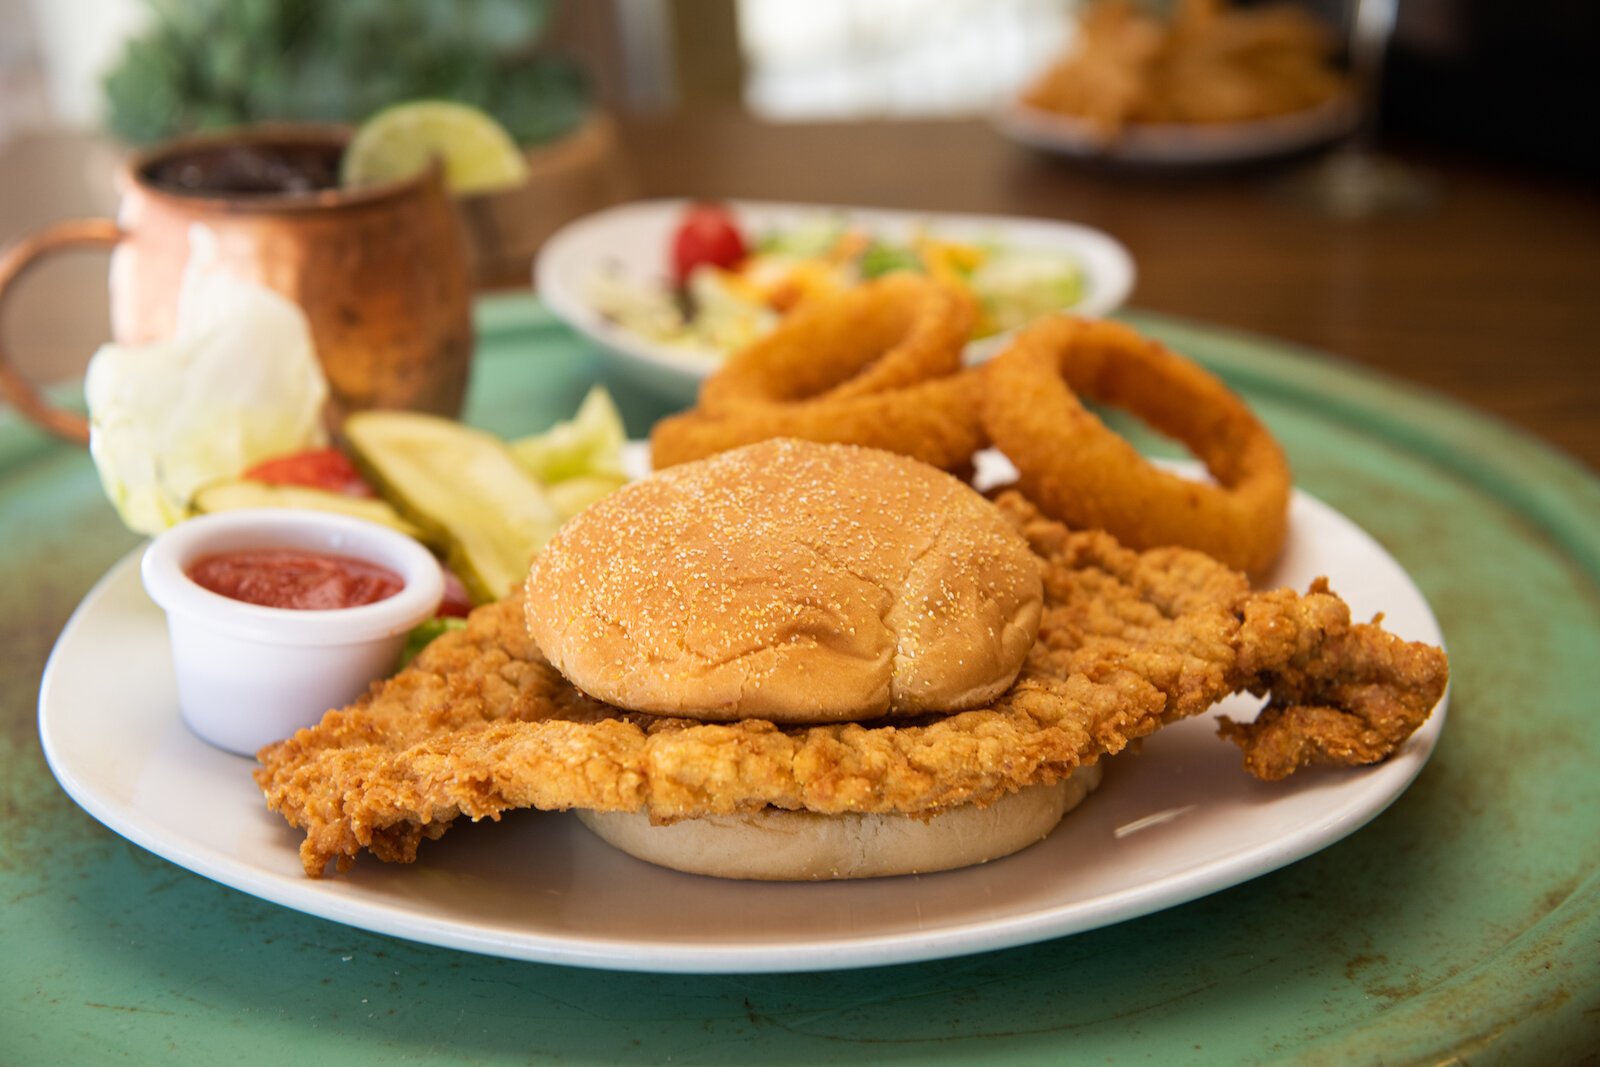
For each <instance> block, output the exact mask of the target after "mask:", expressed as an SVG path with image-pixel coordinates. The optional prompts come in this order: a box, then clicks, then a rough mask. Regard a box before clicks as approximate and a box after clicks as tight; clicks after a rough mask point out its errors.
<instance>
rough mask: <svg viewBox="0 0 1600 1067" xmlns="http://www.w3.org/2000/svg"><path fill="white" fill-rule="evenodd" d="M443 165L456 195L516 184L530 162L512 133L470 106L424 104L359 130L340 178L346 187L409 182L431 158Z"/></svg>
mask: <svg viewBox="0 0 1600 1067" xmlns="http://www.w3.org/2000/svg"><path fill="white" fill-rule="evenodd" d="M435 158H437V159H439V160H440V161H441V162H442V163H443V164H444V180H445V184H446V185H447V186H449V188H450V191H451V192H452V193H457V194H466V193H482V192H488V191H490V190H493V189H503V188H505V187H507V186H512V185H516V184H517V183H519V182H521V181H522V180H523V178H524V177H526V175H527V172H528V165H527V162H526V161H525V160H524V159H523V157H522V151H521V150H520V149H519V148H518V147H517V144H516V142H515V141H513V140H512V139H511V135H510V134H508V133H506V131H505V129H504V128H503V127H502V126H501V125H500V124H499V123H498V122H496V121H495V120H494V119H492V118H490V117H489V116H488V115H486V114H484V113H483V112H482V111H479V110H478V109H477V108H475V107H469V106H467V105H466V104H456V103H451V102H449V101H445V100H419V101H416V102H414V103H409V104H396V105H395V106H394V107H389V108H385V109H384V110H382V111H380V112H378V113H377V114H376V115H374V116H372V118H370V119H368V120H367V121H366V122H365V123H364V124H363V125H362V127H361V128H360V129H359V130H357V131H356V135H355V138H354V139H353V140H352V141H351V142H350V146H349V147H348V148H346V149H345V152H344V162H343V163H342V164H341V166H340V172H339V178H340V180H341V181H342V182H343V183H344V184H345V185H367V184H370V183H372V182H385V181H397V180H399V179H402V178H409V177H411V176H412V175H413V174H416V173H417V172H418V171H421V170H422V169H423V168H425V167H427V165H428V162H429V161H430V160H432V159H435Z"/></svg>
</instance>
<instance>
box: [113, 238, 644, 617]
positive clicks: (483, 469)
mask: <svg viewBox="0 0 1600 1067" xmlns="http://www.w3.org/2000/svg"><path fill="white" fill-rule="evenodd" d="M85 392H86V394H87V399H88V404H89V427H90V452H91V455H92V456H93V458H94V462H95V467H96V469H97V471H98V473H99V475H100V480H101V483H102V485H103V487H104V489H105V492H106V496H107V498H108V499H109V500H110V502H111V504H112V506H113V507H115V508H116V509H117V514H118V516H119V517H120V518H121V519H122V521H123V522H124V523H125V524H126V525H127V526H128V527H129V528H130V529H133V530H136V531H138V532H140V533H146V534H151V535H154V534H157V533H160V532H161V531H162V530H164V529H166V528H168V527H170V526H173V525H175V524H177V523H180V522H183V521H184V520H186V519H188V518H189V517H190V516H193V515H199V514H206V513H211V512H218V511H229V510H234V509H240V508H263V507H266V508H276V507H284V508H306V509H313V510H320V511H332V512H338V513H341V514H345V515H351V516H354V517H357V518H362V519H366V520H368V521H370V522H376V523H380V524H382V525H386V526H389V527H392V528H394V529H397V530H399V531H401V532H402V533H405V534H408V535H409V536H411V537H414V538H416V539H417V540H418V541H420V542H422V543H423V544H424V545H426V546H427V547H428V548H429V549H430V550H432V551H433V552H434V554H435V555H437V556H438V557H439V558H440V560H441V562H442V563H443V565H444V568H445V571H446V586H447V589H448V590H449V592H448V593H447V596H446V601H445V604H444V605H443V606H442V607H441V615H443V616H447V617H454V616H464V615H465V614H467V612H468V611H469V610H470V609H471V607H472V606H473V605H474V604H479V603H484V602H486V601H490V600H497V599H499V598H501V597H503V596H505V595H506V594H507V593H509V592H510V591H511V589H512V588H513V587H514V586H515V585H516V584H517V583H518V582H520V581H521V580H522V578H523V576H524V574H525V572H526V568H527V565H528V560H529V559H530V558H531V557H532V556H533V554H534V553H535V552H537V551H538V550H539V549H540V548H541V547H543V545H544V543H545V542H546V541H548V540H549V539H550V537H551V536H552V535H553V534H554V533H555V531H556V530H557V528H559V527H560V525H561V524H562V523H563V522H565V521H566V520H567V519H568V518H570V517H571V516H573V515H575V514H576V513H577V512H579V511H581V510H582V509H583V508H585V507H587V506H588V505H589V504H591V503H593V502H594V501H595V500H598V499H599V498H600V497H602V496H604V495H606V494H607V493H610V492H612V491H613V490H615V489H617V488H619V487H620V486H622V485H623V484H624V483H625V482H626V481H627V480H628V479H627V475H626V473H625V470H624V467H623V448H624V445H625V444H626V432H625V430H624V427H623V423H622V418H621V416H620V415H619V414H618V412H617V409H616V406H615V405H614V404H613V403H612V401H611V397H610V396H609V394H607V393H606V391H605V390H604V389H603V388H601V387H598V386H597V387H595V388H594V389H593V390H591V391H590V393H589V394H588V396H587V397H586V398H585V399H584V401H583V403H582V404H581V405H580V406H579V408H578V410H577V411H576V413H575V414H574V415H573V417H572V418H571V419H569V420H567V421H565V422H562V423H559V424H557V425H556V426H555V427H553V428H551V429H550V430H548V431H546V432H544V433H540V434H534V435H532V436H528V437H522V438H518V439H513V440H504V439H502V438H500V437H498V436H496V435H494V434H490V433H486V432H484V431H482V430H478V429H475V428H473V427H469V426H465V425H463V424H461V423H459V422H456V421H454V420H452V419H445V418H440V417H438V416H434V415H424V414H419V413H415V412H404V411H365V412H358V413H355V414H352V415H350V416H348V417H347V418H346V419H345V421H344V423H343V425H342V427H341V438H342V439H341V441H340V442H339V444H338V445H337V446H335V445H333V444H330V442H329V439H328V435H327V432H326V430H325V429H324V424H323V406H324V403H325V400H326V397H327V385H326V382H325V380H324V379H323V375H322V371H321V368H320V365H319V364H318V363H317V361H316V356H315V352H314V350H313V348H312V345H311V340H310V334H309V330H308V328H307V326H306V323H305V320H304V316H303V314H302V313H301V311H300V309H299V308H298V307H296V306H295V305H294V304H292V303H290V302H289V301H287V300H284V299H283V298H281V297H279V296H277V295H276V294H274V293H272V292H270V291H268V290H267V289H265V288H264V287H262V286H259V285H256V284H255V283H251V282H244V281H239V280H236V279H231V278H228V277H226V276H225V275H221V274H215V273H210V272H209V271H207V270H203V269H200V268H199V267H196V266H191V270H190V274H189V276H188V277H187V278H186V279H185V287H184V299H183V300H182V301H181V302H180V307H179V327H178V330H177V331H176V333H175V335H174V336H173V337H172V338H171V339H169V340H167V341H162V342H158V343H155V344H150V345H143V346H118V345H106V346H104V347H103V348H102V349H101V350H100V351H99V352H97V353H96V354H95V356H94V359H93V360H92V361H91V363H90V367H89V373H88V381H87V384H86V390H85ZM448 625H449V624H448V623H440V622H438V621H437V620H436V622H435V624H432V625H431V626H427V627H424V628H423V630H422V631H419V633H418V634H417V635H416V638H417V640H418V641H421V640H424V639H426V638H427V637H429V636H431V635H432V634H435V633H437V632H439V631H440V629H442V628H444V627H446V626H448Z"/></svg>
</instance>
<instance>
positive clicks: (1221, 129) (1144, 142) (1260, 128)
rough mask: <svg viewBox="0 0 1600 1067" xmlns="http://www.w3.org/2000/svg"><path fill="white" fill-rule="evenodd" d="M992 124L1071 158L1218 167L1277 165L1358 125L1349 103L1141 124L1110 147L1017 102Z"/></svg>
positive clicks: (1092, 132)
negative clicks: (1250, 117) (1234, 118)
mask: <svg viewBox="0 0 1600 1067" xmlns="http://www.w3.org/2000/svg"><path fill="white" fill-rule="evenodd" d="M991 119H992V121H993V123H994V126H995V128H996V129H998V130H999V131H1000V132H1001V133H1002V134H1003V135H1004V136H1006V137H1008V138H1010V139H1011V140H1013V141H1017V142H1018V143H1020V144H1025V145H1029V146H1030V147H1033V148H1038V149H1041V150H1043V151H1046V152H1051V153H1054V154H1056V155H1060V156H1067V157H1070V158H1073V159H1092V160H1103V161H1106V162H1112V163H1119V164H1130V165H1135V166H1141V167H1144V166H1152V167H1192V166H1214V165H1225V164H1233V163H1249V162H1255V161H1258V160H1263V159H1273V158H1276V157H1278V156H1283V155H1288V154H1290V153H1293V152H1300V151H1304V150H1306V149H1309V148H1315V147H1317V146H1318V145H1324V144H1328V143H1329V142H1331V141H1333V140H1336V139H1337V138H1339V137H1342V136H1344V135H1345V134H1346V133H1348V132H1349V131H1350V129H1351V128H1352V127H1353V126H1354V125H1355V120H1356V113H1355V109H1354V108H1353V107H1352V106H1351V103H1350V101H1349V99H1348V98H1346V97H1336V98H1334V99H1332V100H1329V101H1328V102H1327V103H1324V104H1320V105H1318V106H1317V107H1313V108H1308V109H1306V110H1305V111H1296V112H1293V113H1291V114H1288V115H1277V116H1274V117H1272V118H1265V119H1256V120H1254V121H1251V122H1226V123H1188V124H1178V123H1172V124H1154V123H1150V124H1144V125H1134V126H1130V127H1128V128H1127V129H1125V130H1123V131H1122V133H1121V134H1120V135H1119V136H1118V137H1117V138H1116V139H1114V140H1111V141H1107V140H1106V139H1105V137H1104V136H1102V135H1101V134H1100V132H1099V130H1098V129H1097V128H1096V127H1095V126H1094V125H1093V124H1092V123H1089V122H1086V121H1084V120H1083V119H1079V118H1075V117H1073V116H1071V115H1063V114H1060V113H1059V112H1054V111H1045V110H1043V109H1040V108H1035V107H1029V106H1028V105H1026V104H1023V103H1021V102H1018V101H1012V102H1010V103H1007V104H1005V105H1003V106H1002V107H1000V108H999V109H998V110H996V111H995V112H994V113H993V114H992V115H991Z"/></svg>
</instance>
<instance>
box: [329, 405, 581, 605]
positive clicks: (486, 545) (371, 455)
mask: <svg viewBox="0 0 1600 1067" xmlns="http://www.w3.org/2000/svg"><path fill="white" fill-rule="evenodd" d="M344 435H345V440H346V442H347V443H348V444H349V446H350V451H351V453H352V454H353V458H354V459H355V461H356V466H357V467H359V468H361V472H362V474H364V475H365V476H366V478H367V480H368V481H370V482H371V483H372V485H373V487H374V488H376V489H377V490H378V492H379V493H380V494H382V496H383V497H384V499H385V500H387V501H389V503H391V504H393V505H394V507H395V509H396V510H397V511H399V512H400V514H401V515H403V516H404V517H405V518H407V519H409V520H410V521H412V522H414V523H416V524H417V525H418V526H420V527H422V529H423V531H424V533H425V535H426V536H427V537H428V538H429V539H430V540H433V541H435V542H436V543H438V544H439V545H440V546H441V547H442V550H443V552H444V554H445V563H446V565H448V566H449V567H450V569H451V570H453V571H454V572H455V573H456V574H457V575H458V576H460V578H461V581H462V584H464V585H465V586H466V587H467V592H468V593H469V594H471V596H472V598H473V599H474V600H475V601H478V602H479V603H482V602H485V601H489V600H498V599H500V598H501V597H503V596H505V595H506V594H507V593H509V592H510V591H511V590H512V588H513V587H515V586H516V585H517V584H518V583H520V582H521V581H522V580H523V578H525V577H526V576H527V573H528V564H529V562H530V561H531V560H532V558H533V554H534V553H535V552H537V551H538V550H539V549H540V548H542V547H543V546H544V543H545V542H546V541H548V540H549V539H550V537H551V535H552V534H554V533H555V532H556V528H557V527H559V526H560V525H561V517H560V515H559V514H558V512H557V511H556V508H555V506H554V505H553V504H552V503H551V501H550V499H549V497H548V496H547V495H546V493H545V491H544V489H543V487H541V486H540V485H539V483H538V482H536V481H534V480H533V479H532V478H531V477H529V476H528V475H527V474H526V473H525V472H524V471H523V470H522V468H521V467H519V466H518V465H517V462H516V460H515V459H514V458H513V457H512V455H511V451H510V449H508V448H507V447H506V444H505V442H504V441H502V440H500V438H498V437H496V436H494V435H493V434H489V433H485V432H483V431H482V430H475V429H472V428H471V427H468V426H463V425H462V424H461V423H459V422H453V421H451V420H450V419H444V418H440V417H438V416H436V415H421V414H417V413H415V412H404V411H364V412H359V413H357V414H354V415H351V416H350V417H349V418H347V419H346V420H345V423H344Z"/></svg>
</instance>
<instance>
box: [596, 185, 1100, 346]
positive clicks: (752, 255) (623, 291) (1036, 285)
mask: <svg viewBox="0 0 1600 1067" xmlns="http://www.w3.org/2000/svg"><path fill="white" fill-rule="evenodd" d="M664 252H665V259H666V270H665V271H664V272H663V274H662V276H660V277H658V278H655V279H651V280H640V279H639V278H638V277H637V275H630V274H628V273H626V272H624V271H623V270H621V269H620V267H618V266H612V267H609V268H602V269H600V270H599V271H597V272H596V273H595V275H594V276H593V277H592V278H590V279H589V284H588V286H587V292H586V296H587V298H588V299H589V300H590V302H591V303H592V304H593V305H594V307H595V309H596V310H597V311H599V312H600V313H601V314H602V315H604V316H605V317H606V318H607V319H609V320H611V321H612V322H615V323H617V324H618V325H620V326H622V327H624V328H625V329H628V330H630V331H632V332H634V333H637V334H639V335H640V336H643V337H645V338H648V339H649V340H651V341H654V342H657V343H659V344H663V345H667V346H670V347H672V348H674V349H675V350H678V351H680V352H682V353H683V354H684V355H685V356H686V357H690V358H694V359H697V360H703V361H705V362H707V363H714V362H717V361H719V360H720V359H722V358H723V357H725V356H726V355H727V354H728V353H730V352H732V351H734V350H735V349H737V348H740V347H742V346H743V345H745V344H748V343H749V342H750V341H752V340H754V339H755V338H757V337H759V336H760V335H761V334H763V333H765V332H766V331H767V330H769V329H771V328H772V326H773V325H774V324H776V322H777V321H778V319H779V318H780V317H781V316H782V315H783V314H784V313H785V312H787V311H788V310H790V309H791V308H793V307H795V306H796V305H798V304H799V303H801V302H803V301H804V300H806V299H808V298H810V297H813V296H816V295H819V294H825V293H829V292H836V291H838V290H841V289H846V288H849V287H850V286H853V285H857V284H859V283H860V282H862V281H867V280H870V279H873V278H877V277H879V276H881V275H884V274H888V273H890V272H892V271H900V270H907V271H916V272H919V273H924V274H928V275H931V276H933V277H935V278H939V279H942V280H945V281H948V282H951V283H953V284H957V285H961V286H964V287H966V288H967V289H969V290H970V291H971V292H972V294H973V295H974V296H975V297H976V298H977V300H978V304H979V315H978V320H977V323H976V325H975V327H974V330H973V337H974V339H978V338H983V337H988V336H991V335H993V334H997V333H1003V332H1005V331H1007V330H1011V329H1014V328H1016V327H1018V326H1021V325H1023V324H1025V323H1027V322H1029V321H1030V320H1032V319H1034V318H1036V317H1037V316H1039V315H1042V314H1046V313H1048V312H1052V311H1059V310H1062V309H1066V308H1071V307H1072V306H1074V305H1075V304H1077V303H1078V302H1079V301H1081V300H1082V299H1083V296H1084V275H1083V269H1082V266H1081V265H1080V264H1079V263H1078V262H1077V261H1076V260H1075V259H1073V258H1072V257H1070V256H1067V255H1064V254H1063V253H1061V252H1057V251H1049V250H1043V249H1030V248H1023V247H1017V246H1014V245H1010V244H1006V243H1004V242H1000V241H980V240H971V239H959V240H958V239H955V238H952V237H950V236H947V235H942V234H940V233H938V232H936V231H934V230H932V229H928V230H919V231H917V232H914V233H912V234H910V235H909V236H908V237H906V238H905V239H895V238H889V237H886V236H883V235H878V234H874V233H871V232H869V231H868V230H866V229H864V228H862V227H860V226H859V225H855V224H853V223H852V222H851V221H850V220H849V219H848V218H847V217H845V216H842V215H837V214H824V215H818V216H817V217H816V218H814V219H809V220H806V221H805V222H803V223H801V224H800V225H796V226H792V227H787V228H783V229H774V230H770V231H767V232H762V233H750V232H747V230H746V229H745V228H744V227H743V226H741V224H740V221H739V219H738V218H737V217H736V216H735V215H734V214H733V212H731V211H730V210H729V209H728V208H726V207H724V206H722V205H719V204H704V203H703V204H693V205H691V206H689V207H688V208H687V209H686V210H685V211H684V214H683V217H682V218H681V219H680V220H679V222H678V225H677V227H676V228H675V230H674V231H673V234H672V237H671V240H670V242H669V246H668V248H667V249H665V250H664Z"/></svg>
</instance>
